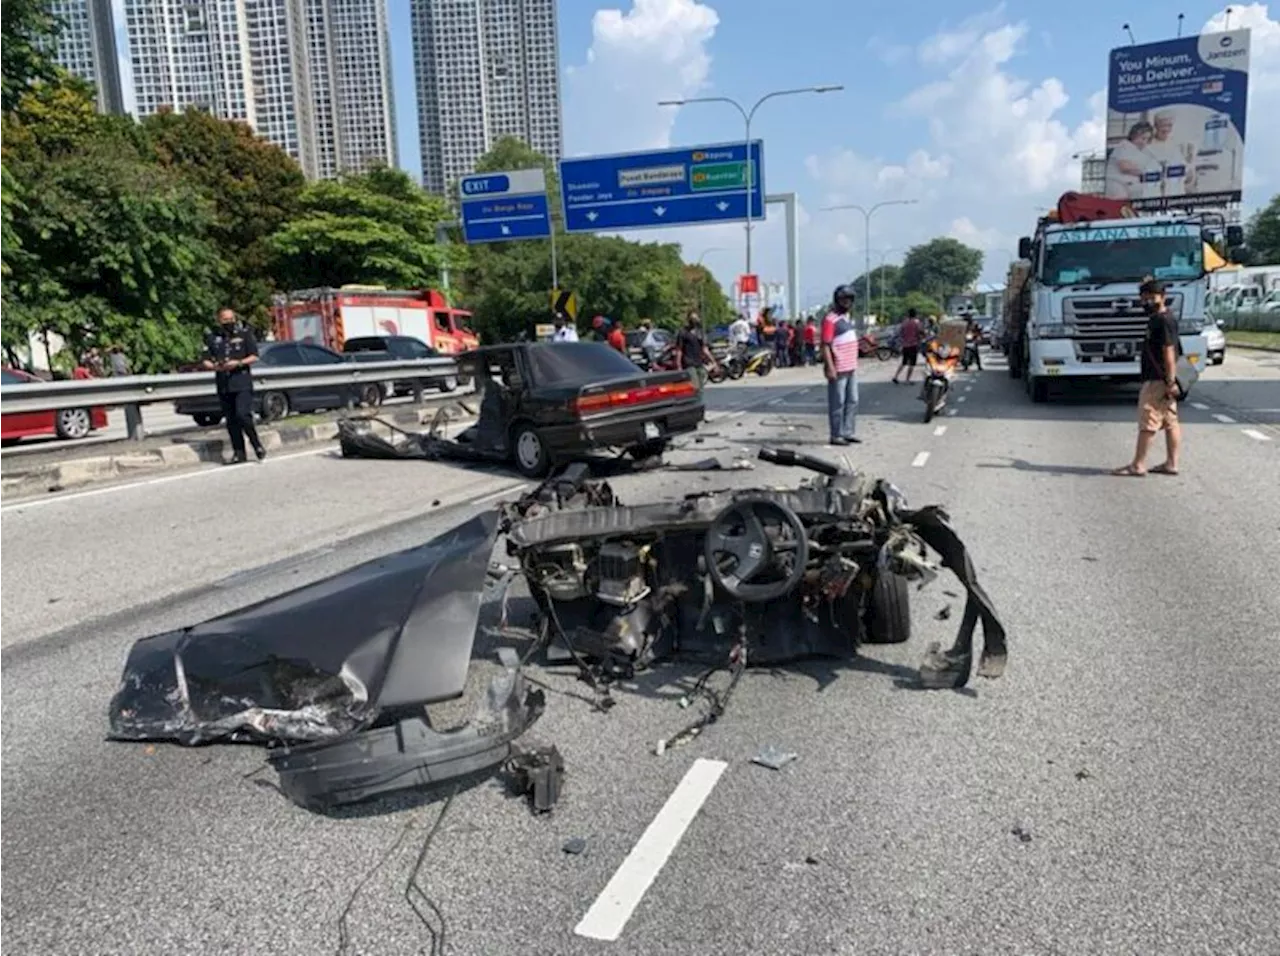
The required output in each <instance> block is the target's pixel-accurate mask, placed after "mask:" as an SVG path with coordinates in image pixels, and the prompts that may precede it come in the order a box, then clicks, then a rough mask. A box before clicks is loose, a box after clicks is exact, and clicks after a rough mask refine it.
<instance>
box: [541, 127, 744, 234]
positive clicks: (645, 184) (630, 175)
mask: <svg viewBox="0 0 1280 956" xmlns="http://www.w3.org/2000/svg"><path fill="white" fill-rule="evenodd" d="M751 161H752V162H753V163H754V165H755V170H754V172H753V173H752V175H751V218H752V219H763V218H764V144H763V143H762V142H761V141H760V140H755V141H753V142H752V143H751ZM560 194H561V201H562V202H563V204H564V228H565V231H566V232H600V231H606V230H615V229H617V230H623V229H654V228H659V227H662V226H690V225H695V224H698V223H706V222H736V221H739V220H745V219H746V218H747V144H746V143H725V144H721V145H718V146H695V147H692V148H689V147H685V148H683V149H665V150H661V151H659V152H653V153H626V154H621V155H614V156H584V157H582V158H581V159H562V160H560Z"/></svg>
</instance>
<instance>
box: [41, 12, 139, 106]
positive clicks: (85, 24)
mask: <svg viewBox="0 0 1280 956" xmlns="http://www.w3.org/2000/svg"><path fill="white" fill-rule="evenodd" d="M49 8H50V12H52V13H53V15H54V16H56V17H58V19H59V20H61V21H62V30H61V32H60V33H59V35H58V43H57V48H56V50H55V51H54V59H55V60H57V61H58V63H59V65H61V66H62V67H63V68H64V69H66V70H67V71H68V72H70V73H74V74H75V75H76V76H78V77H80V78H81V79H82V80H86V81H88V82H89V83H92V84H93V85H94V88H95V89H96V90H97V92H98V111H99V112H102V113H123V112H124V95H123V93H122V91H121V88H120V58H119V55H118V54H117V52H116V28H115V22H114V20H113V18H112V16H111V0H53V2H52V3H50V4H49Z"/></svg>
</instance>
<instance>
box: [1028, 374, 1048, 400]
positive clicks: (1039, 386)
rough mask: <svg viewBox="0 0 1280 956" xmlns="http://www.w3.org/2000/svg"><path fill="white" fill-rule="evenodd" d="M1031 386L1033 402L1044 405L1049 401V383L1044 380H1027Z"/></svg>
mask: <svg viewBox="0 0 1280 956" xmlns="http://www.w3.org/2000/svg"><path fill="white" fill-rule="evenodd" d="M1027 381H1028V382H1029V383H1030V386H1031V401H1033V402H1035V403H1036V404H1037V405H1043V404H1044V403H1045V402H1047V401H1048V400H1049V382H1048V380H1047V379H1043V378H1029V379H1028V380H1027Z"/></svg>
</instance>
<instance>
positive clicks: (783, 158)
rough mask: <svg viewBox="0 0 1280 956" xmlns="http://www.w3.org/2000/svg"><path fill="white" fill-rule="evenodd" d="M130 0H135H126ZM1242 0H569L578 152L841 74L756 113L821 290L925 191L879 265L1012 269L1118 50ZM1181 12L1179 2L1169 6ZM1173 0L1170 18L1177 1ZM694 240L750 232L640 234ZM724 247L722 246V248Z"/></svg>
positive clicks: (711, 241)
mask: <svg viewBox="0 0 1280 956" xmlns="http://www.w3.org/2000/svg"><path fill="white" fill-rule="evenodd" d="M116 2H117V5H119V0H116ZM387 3H388V12H389V16H390V26H391V46H392V68H393V72H394V82H395V96H396V111H397V135H398V139H399V149H400V162H401V165H402V166H404V167H405V168H406V169H408V170H410V171H411V172H413V173H415V174H417V173H418V172H419V171H420V168H421V164H420V161H419V155H418V142H417V115H416V110H417V104H416V101H415V95H414V84H413V65H412V60H413V58H412V32H411V26H410V17H409V0H387ZM1231 6H1232V9H1233V13H1232V16H1231V23H1230V25H1231V27H1233V28H1238V27H1242V26H1249V27H1251V29H1252V30H1253V37H1252V54H1251V56H1252V61H1251V68H1250V102H1249V116H1250V117H1251V120H1250V125H1249V128H1248V139H1247V143H1246V159H1245V165H1246V172H1245V207H1246V210H1248V209H1251V208H1256V207H1257V206H1259V205H1261V204H1263V203H1265V202H1266V201H1267V200H1269V199H1270V197H1271V196H1272V195H1273V194H1274V193H1275V192H1277V191H1280V126H1277V125H1275V124H1273V123H1270V122H1268V120H1269V119H1270V118H1271V117H1273V116H1275V115H1277V113H1278V112H1280V0H1276V2H1275V3H1273V4H1272V7H1271V9H1268V6H1267V4H1264V3H1252V4H1240V3H1235V4H1232V5H1231ZM1224 7H1225V4H1222V3H1215V2H1205V0H1194V2H1193V0H1180V2H1179V3H1177V4H1168V5H1162V4H1156V3H1153V2H1150V0H1148V2H1143V3H1124V4H1116V3H1114V2H1111V0H1070V2H1059V3H1055V2H1049V0H1007V2H1005V3H994V2H992V3H983V2H974V0H947V2H944V0H896V2H890V0H859V2H856V3H854V2H850V0H559V8H558V9H559V23H560V59H561V69H562V94H563V103H564V134H565V149H566V153H567V155H587V154H591V153H608V152H623V151H628V150H633V149H645V148H654V147H663V146H668V145H696V144H699V143H711V142H723V141H726V140H734V139H738V138H740V137H741V136H742V121H741V118H740V117H739V116H738V115H737V113H736V112H735V111H733V110H732V108H731V107H728V106H726V105H723V104H699V105H694V106H688V107H685V108H682V109H679V110H672V109H670V108H661V107H658V106H657V105H656V103H657V101H658V100H660V99H675V98H680V97H688V96H699V95H701V96H708V95H719V96H731V97H734V98H736V99H739V100H741V101H744V102H745V103H747V104H750V103H751V102H754V101H755V99H756V98H758V97H759V96H761V95H762V94H764V93H767V92H770V91H772V90H776V89H780V88H788V87H800V86H808V85H814V84H827V83H837V84H843V85H844V87H845V89H844V91H842V92H838V93H829V94H825V95H821V96H800V97H790V98H782V99H776V100H772V101H770V102H769V103H767V104H765V105H764V106H763V107H762V108H761V109H760V112H759V113H758V114H757V116H756V120H755V122H754V125H753V130H752V132H753V134H754V135H755V136H759V137H761V138H763V139H764V141H765V152H766V161H765V169H766V182H765V185H766V188H767V190H768V191H769V192H771V193H773V192H795V193H797V194H798V196H799V200H800V205H801V213H800V217H799V218H800V223H801V237H800V245H801V280H800V283H799V285H800V287H801V292H802V300H803V302H802V304H804V305H812V304H817V303H818V302H820V301H821V300H823V299H824V298H825V297H827V296H828V295H829V294H830V290H831V288H832V287H833V286H834V285H835V284H837V283H838V282H842V281H846V280H847V279H849V278H851V277H853V276H854V275H856V274H858V273H860V272H862V269H863V263H864V261H865V247H866V246H867V242H866V241H865V238H864V224H863V219H862V217H861V215H860V214H858V213H854V212H823V211H821V207H823V206H829V205H838V204H842V203H858V204H861V205H864V206H870V205H871V204H874V203H877V202H882V201H884V200H892V199H914V200H916V203H915V204H914V205H910V206H896V207H889V208H887V209H881V210H880V211H878V212H877V213H876V214H875V216H874V217H873V220H872V223H873V231H872V236H871V242H870V246H871V250H872V263H873V264H876V263H878V262H880V261H884V262H897V261H900V260H901V256H902V254H903V252H904V251H905V250H906V249H907V248H909V247H910V246H911V245H913V244H916V243H921V242H925V241H927V240H928V239H930V238H933V237H934V236H939V235H951V236H955V237H956V238H958V239H961V240H963V241H965V242H967V243H969V244H970V245H973V246H976V247H979V248H981V249H983V251H984V253H985V254H986V266H985V268H984V272H983V275H982V281H983V282H984V283H991V284H1000V283H1002V281H1003V274H1004V272H1005V270H1006V268H1007V265H1008V261H1009V258H1010V256H1011V254H1012V252H1013V250H1014V249H1015V248H1016V243H1017V237H1018V236H1019V235H1021V234H1024V233H1026V232H1027V231H1029V230H1030V229H1031V228H1032V226H1033V225H1034V221H1035V218H1036V215H1037V213H1038V211H1040V210H1042V209H1044V208H1046V207H1048V206H1051V205H1052V204H1053V203H1054V202H1055V201H1056V199H1057V197H1058V195H1060V194H1061V193H1062V192H1063V191H1065V190H1066V189H1074V188H1078V186H1079V181H1080V180H1079V164H1078V161H1077V160H1075V159H1073V158H1072V156H1073V154H1076V153H1078V152H1080V151H1082V150H1083V151H1089V150H1096V149H1100V148H1101V147H1102V146H1103V124H1102V119H1103V105H1104V103H1103V90H1104V88H1105V85H1106V70H1107V52H1108V50H1109V49H1110V48H1112V47H1114V46H1121V45H1125V44H1126V43H1127V37H1126V35H1125V33H1124V32H1123V31H1122V29H1121V24H1122V23H1124V22H1125V20H1126V18H1127V19H1128V22H1129V23H1130V25H1131V27H1132V30H1133V33H1134V36H1135V38H1136V39H1137V41H1138V42H1139V43H1146V42H1153V41H1156V40H1160V39H1167V38H1170V37H1172V36H1174V35H1175V34H1176V32H1177V29H1178V22H1177V13H1178V12H1179V11H1180V12H1182V13H1183V14H1185V21H1184V28H1183V33H1184V35H1187V34H1192V33H1196V32H1200V31H1201V30H1203V29H1205V28H1206V27H1207V26H1209V27H1211V28H1215V29H1221V28H1222V24H1223V14H1222V10H1223V9H1224ZM1162 8H1163V9H1162ZM1166 11H1167V12H1166ZM782 218H783V216H782V210H781V208H780V207H770V211H769V215H768V219H767V221H766V222H764V223H762V224H758V226H757V228H756V229H754V230H753V236H754V238H753V258H754V263H755V266H756V271H757V272H758V273H759V274H760V275H761V278H762V279H763V280H764V281H766V282H781V281H784V279H785V275H786V273H785V262H786V258H785V237H784V235H783V227H782ZM630 237H631V238H635V239H640V240H645V241H666V242H678V243H680V244H681V245H682V248H683V252H684V255H685V258H686V259H687V260H689V261H694V260H696V259H698V258H699V256H700V255H703V254H704V253H705V258H704V261H705V264H706V265H707V266H708V268H710V269H712V271H713V272H715V274H716V276H717V278H718V279H719V280H720V281H721V283H722V284H723V285H725V287H726V288H728V286H729V284H730V283H731V282H732V281H733V280H734V279H735V278H736V276H737V275H738V273H740V272H741V271H742V267H743V258H744V245H745V244H744V238H743V227H742V226H741V225H718V226H700V227H690V228H685V229H679V230H646V231H643V232H637V233H631V234H630ZM708 250H715V251H708Z"/></svg>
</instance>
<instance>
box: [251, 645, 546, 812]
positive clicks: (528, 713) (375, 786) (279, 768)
mask: <svg viewBox="0 0 1280 956" xmlns="http://www.w3.org/2000/svg"><path fill="white" fill-rule="evenodd" d="M498 658H499V660H500V661H501V663H502V665H503V672H502V673H501V674H500V675H499V676H497V677H495V678H494V679H493V682H492V683H491V684H490V685H489V691H488V694H487V695H486V697H485V700H484V702H483V703H482V704H481V706H480V708H479V710H478V711H477V712H476V714H475V715H474V716H473V717H472V719H471V722H470V723H468V724H467V725H466V726H465V727H460V728H458V729H456V730H451V731H445V732H440V731H436V730H434V729H432V727H431V726H430V724H429V722H428V720H427V718H426V717H424V716H418V715H415V716H412V717H406V718H404V719H401V720H397V721H395V722H394V723H391V724H388V725H386V726H378V727H374V728H372V729H370V730H366V731H364V732H363V733H360V734H357V735H355V736H352V737H348V738H346V739H343V740H339V741H336V742H333V743H316V744H303V745H301V746H292V747H291V746H286V747H281V748H279V749H276V750H273V751H272V752H271V753H269V754H268V756H267V759H268V761H269V762H270V764H271V766H272V767H274V768H275V770H276V772H277V773H278V774H279V775H280V788H281V790H283V791H284V793H285V794H286V795H287V796H288V797H289V798H290V799H291V800H293V801H294V802H295V803H297V804H299V805H301V806H304V807H307V808H308V809H312V810H327V809H330V808H332V807H336V806H341V805H343V804H349V803H357V802H359V801H362V800H368V799H370V798H373V797H378V796H382V795H384V794H388V793H392V792H394V791H397V790H405V789H410V788H413V787H425V786H430V785H433V784H439V783H442V782H444V781H447V780H456V779H459V778H462V777H467V776H470V775H473V774H478V773H482V772H485V771H490V770H493V769H495V768H497V767H498V766H500V765H501V764H503V763H504V762H505V761H506V760H507V759H508V758H509V757H510V756H511V755H512V749H511V743H512V741H514V740H515V739H516V738H518V737H519V736H520V735H521V734H523V733H524V732H525V731H526V730H527V729H528V728H529V727H530V726H531V725H532V724H533V723H534V721H536V720H537V719H538V718H539V717H540V716H541V715H542V712H543V709H544V707H545V698H544V695H543V692H542V691H540V690H532V689H530V688H529V686H528V684H527V682H526V681H525V679H524V676H523V675H522V674H521V672H520V662H519V659H518V657H517V656H516V653H515V651H513V650H512V649H511V648H505V647H504V648H501V649H500V650H499V651H498Z"/></svg>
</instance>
